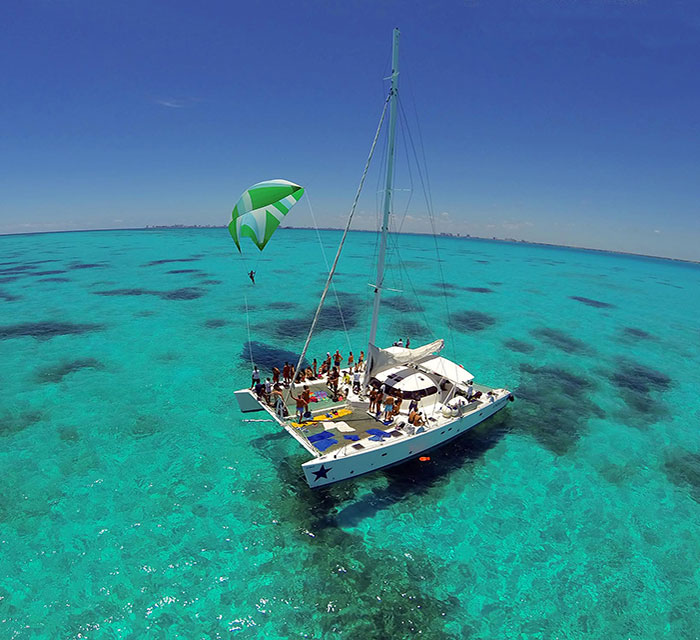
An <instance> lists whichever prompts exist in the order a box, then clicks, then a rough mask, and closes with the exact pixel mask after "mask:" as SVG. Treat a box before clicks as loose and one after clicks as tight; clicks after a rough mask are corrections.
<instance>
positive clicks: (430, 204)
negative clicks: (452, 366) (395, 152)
mask: <svg viewBox="0 0 700 640" xmlns="http://www.w3.org/2000/svg"><path fill="white" fill-rule="evenodd" d="M398 103H399V109H400V111H401V113H402V114H403V117H404V119H405V120H406V121H408V118H407V117H406V112H405V111H404V108H403V103H402V102H401V99H399V100H398ZM416 122H418V118H417V117H416ZM406 130H407V132H408V140H409V142H410V143H411V149H412V151H413V155H414V156H415V159H416V170H417V172H418V178H419V179H420V182H421V186H422V187H423V195H424V197H425V204H426V206H427V208H428V218H429V220H430V228H431V230H432V236H433V242H434V244H435V255H436V257H437V263H438V270H439V271H440V284H441V285H442V293H443V296H442V299H443V301H444V303H445V313H446V314H447V318H446V321H447V329H448V331H449V332H450V343H451V344H450V347H451V353H452V358H453V359H455V357H456V356H455V343H454V333H453V331H452V323H451V321H450V305H449V303H448V302H447V288H446V287H445V274H444V271H443V268H442V260H441V258H440V248H439V246H438V241H437V232H436V228H435V216H434V214H433V202H432V196H431V195H430V192H429V190H430V183H429V182H428V176H427V167H426V171H425V174H426V175H425V178H424V177H423V172H422V171H421V169H420V163H419V162H418V153H417V151H416V146H415V144H414V142H413V136H412V135H411V130H410V129H408V127H407V128H406ZM418 133H419V136H420V138H419V139H420V143H421V147H422V145H423V137H422V135H420V125H418ZM422 153H423V160H424V161H425V148H424V147H422ZM426 185H427V186H426Z"/></svg>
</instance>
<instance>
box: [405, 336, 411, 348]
mask: <svg viewBox="0 0 700 640" xmlns="http://www.w3.org/2000/svg"><path fill="white" fill-rule="evenodd" d="M410 346H411V338H408V337H407V338H406V349H408V348H409V347H410Z"/></svg>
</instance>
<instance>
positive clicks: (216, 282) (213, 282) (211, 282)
mask: <svg viewBox="0 0 700 640" xmlns="http://www.w3.org/2000/svg"><path fill="white" fill-rule="evenodd" d="M221 283H222V281H221V280H202V284H221Z"/></svg>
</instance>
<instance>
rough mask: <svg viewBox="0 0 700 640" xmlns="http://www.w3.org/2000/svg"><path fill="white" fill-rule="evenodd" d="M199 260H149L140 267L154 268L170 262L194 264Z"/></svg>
mask: <svg viewBox="0 0 700 640" xmlns="http://www.w3.org/2000/svg"><path fill="white" fill-rule="evenodd" d="M197 260H199V258H169V259H166V260H151V261H150V262H147V263H146V264H144V265H141V266H143V267H155V266H156V265H158V264H168V263H170V262H196V261H197Z"/></svg>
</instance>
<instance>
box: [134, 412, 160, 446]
mask: <svg viewBox="0 0 700 640" xmlns="http://www.w3.org/2000/svg"><path fill="white" fill-rule="evenodd" d="M160 427H161V419H160V418H159V417H158V416H155V415H142V416H138V417H137V418H136V419H135V420H134V421H133V422H132V423H131V424H129V425H128V430H129V435H131V437H132V438H135V439H137V440H140V439H141V438H148V437H150V436H154V435H155V434H156V433H158V432H159V431H160Z"/></svg>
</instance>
